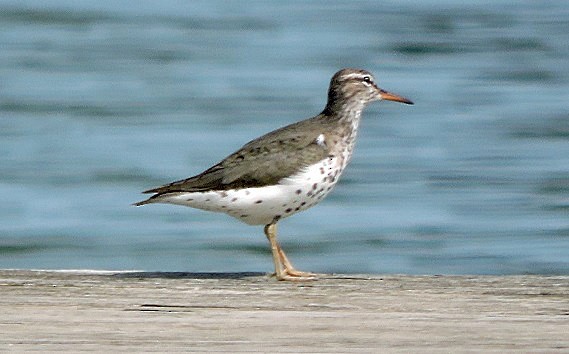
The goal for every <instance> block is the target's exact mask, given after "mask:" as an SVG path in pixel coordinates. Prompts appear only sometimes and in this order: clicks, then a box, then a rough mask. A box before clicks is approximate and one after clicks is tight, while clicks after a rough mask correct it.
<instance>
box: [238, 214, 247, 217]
mask: <svg viewBox="0 0 569 354" xmlns="http://www.w3.org/2000/svg"><path fill="white" fill-rule="evenodd" d="M239 217H240V218H248V217H249V215H247V214H241V215H239Z"/></svg>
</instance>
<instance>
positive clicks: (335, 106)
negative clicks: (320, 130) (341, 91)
mask: <svg viewBox="0 0 569 354" xmlns="http://www.w3.org/2000/svg"><path fill="white" fill-rule="evenodd" d="M364 108H365V103H364V102H363V101H359V100H347V101H341V100H333V101H332V102H330V100H329V101H328V104H327V105H326V108H324V111H322V115H323V116H324V117H325V119H326V120H329V121H331V122H334V123H335V124H339V125H344V126H346V127H351V130H352V134H353V135H354V137H355V135H356V133H357V130H358V127H359V123H360V117H361V115H362V111H363V109H364Z"/></svg>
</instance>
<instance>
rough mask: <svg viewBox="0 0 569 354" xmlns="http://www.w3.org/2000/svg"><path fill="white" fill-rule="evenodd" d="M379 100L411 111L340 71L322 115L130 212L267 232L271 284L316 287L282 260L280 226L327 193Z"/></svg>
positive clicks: (357, 73)
mask: <svg viewBox="0 0 569 354" xmlns="http://www.w3.org/2000/svg"><path fill="white" fill-rule="evenodd" d="M381 100H383V101H395V102H400V103H405V104H409V105H412V104H413V102H412V101H411V100H409V99H407V98H405V97H403V96H399V95H397V94H394V93H391V92H388V91H385V90H383V89H381V88H379V87H378V85H377V82H376V80H375V78H374V76H373V75H372V74H371V73H370V72H369V71H366V70H362V69H353V68H345V69H342V70H340V71H338V72H336V73H335V74H334V75H333V77H332V79H331V80H330V85H329V88H328V99H327V103H326V106H325V107H324V110H323V111H322V112H321V113H320V114H318V115H316V116H314V117H312V118H308V119H305V120H302V121H298V122H296V123H292V124H289V125H287V126H284V127H282V128H280V129H276V130H274V131H271V132H269V133H267V134H265V135H262V136H261V137H258V138H256V139H254V140H251V141H250V142H248V143H246V144H245V145H244V146H243V147H241V148H240V149H239V150H237V151H236V152H234V153H232V154H230V155H229V156H227V157H226V158H225V159H223V160H222V161H220V162H219V163H217V164H215V165H213V166H212V167H210V168H208V169H206V170H205V171H203V172H202V173H200V174H198V175H195V176H193V177H189V178H186V179H182V180H178V181H175V182H172V183H168V184H165V185H163V186H160V187H157V188H152V189H149V190H146V191H144V192H143V193H148V194H152V196H150V197H149V198H148V199H146V200H143V201H140V202H137V203H134V204H133V205H135V206H142V205H146V204H151V203H166V204H176V205H182V206H187V207H192V208H197V209H202V210H206V211H212V212H222V213H226V214H228V215H230V216H232V217H234V218H236V219H238V220H240V221H242V222H244V223H246V224H249V225H264V233H265V236H266V237H267V239H268V241H269V243H270V248H271V252H272V259H273V263H274V268H275V272H274V276H275V277H276V279H278V280H290V281H302V280H314V279H316V278H317V276H318V275H317V274H315V273H310V272H303V271H299V270H297V269H296V268H295V267H294V266H293V265H292V263H291V262H290V260H289V259H288V257H287V256H286V254H285V252H284V251H283V249H282V247H281V246H280V244H279V242H278V241H277V223H278V222H279V221H280V220H282V219H284V218H287V217H289V216H292V215H294V214H296V213H298V212H301V211H304V210H306V209H308V208H310V207H312V206H314V205H316V204H317V203H319V202H320V201H321V200H322V199H324V197H326V196H327V195H328V194H329V193H330V192H331V191H332V189H333V188H334V186H335V185H336V183H337V182H338V180H339V178H340V176H341V175H342V172H343V171H344V170H345V168H346V166H347V165H348V162H349V161H350V159H351V157H352V153H353V150H354V144H355V141H356V136H357V133H358V127H359V123H360V117H361V115H362V111H363V110H364V108H365V107H366V106H367V105H368V104H369V103H371V102H374V101H381Z"/></svg>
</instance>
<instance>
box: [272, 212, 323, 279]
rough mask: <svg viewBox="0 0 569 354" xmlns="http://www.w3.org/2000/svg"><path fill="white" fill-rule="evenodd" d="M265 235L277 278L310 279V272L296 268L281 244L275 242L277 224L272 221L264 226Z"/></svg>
mask: <svg viewBox="0 0 569 354" xmlns="http://www.w3.org/2000/svg"><path fill="white" fill-rule="evenodd" d="M265 236H267V239H268V240H269V242H270V243H271V251H272V254H273V262H274V264H275V276H276V277H277V279H278V280H311V279H313V278H311V276H312V275H314V274H312V273H305V272H300V271H298V270H296V269H295V268H294V267H293V266H292V264H291V263H290V261H289V260H288V258H287V256H286V255H285V253H284V251H283V250H282V248H281V246H280V245H279V243H278V242H277V224H276V223H272V224H268V225H266V226H265Z"/></svg>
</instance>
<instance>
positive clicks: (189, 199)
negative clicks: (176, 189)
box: [186, 198, 194, 202]
mask: <svg viewBox="0 0 569 354" xmlns="http://www.w3.org/2000/svg"><path fill="white" fill-rule="evenodd" d="M193 201H194V199H193V198H188V199H186V202H193Z"/></svg>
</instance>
